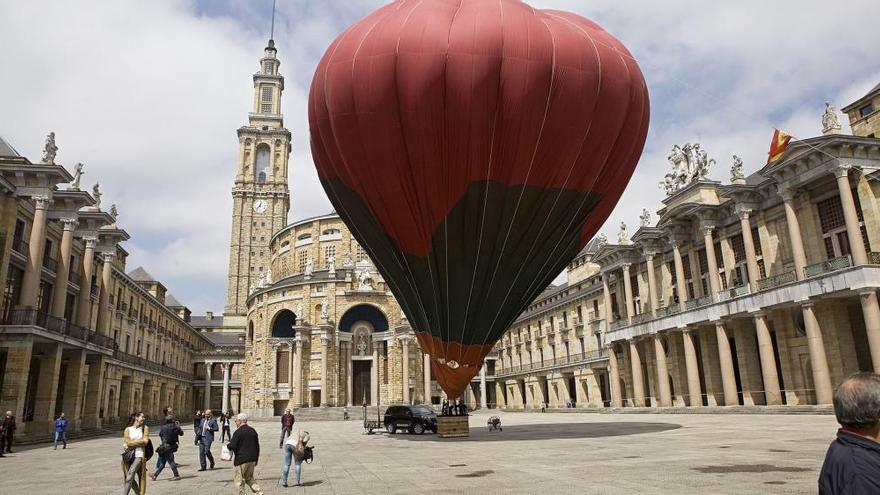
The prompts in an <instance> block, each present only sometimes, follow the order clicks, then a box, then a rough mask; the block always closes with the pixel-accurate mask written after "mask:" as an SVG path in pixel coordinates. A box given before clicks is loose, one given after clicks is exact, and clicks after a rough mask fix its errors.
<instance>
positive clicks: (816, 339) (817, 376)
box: [802, 302, 832, 404]
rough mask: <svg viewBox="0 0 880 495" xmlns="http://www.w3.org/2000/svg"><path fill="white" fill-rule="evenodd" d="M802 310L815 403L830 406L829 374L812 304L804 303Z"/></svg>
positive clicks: (819, 329) (823, 343)
mask: <svg viewBox="0 0 880 495" xmlns="http://www.w3.org/2000/svg"><path fill="white" fill-rule="evenodd" d="M802 310H803V314H804V326H805V327H806V330H807V347H808V348H809V351H810V367H811V368H812V370H813V386H814V387H815V389H816V403H817V404H831V397H832V387H831V373H830V372H829V370H828V357H827V356H826V354H825V342H823V340H822V329H821V328H820V327H819V321H818V320H817V319H816V314H815V312H814V311H815V310H814V306H813V303H811V302H808V303H804V304H803V305H802Z"/></svg>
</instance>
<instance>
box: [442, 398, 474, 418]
mask: <svg viewBox="0 0 880 495" xmlns="http://www.w3.org/2000/svg"><path fill="white" fill-rule="evenodd" d="M440 415H441V416H467V415H468V407H467V404H465V403H464V401H463V400H455V401H452V402H451V403H450V402H449V400H447V399H443V405H442V406H441V408H440Z"/></svg>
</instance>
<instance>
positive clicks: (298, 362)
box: [293, 335, 303, 407]
mask: <svg viewBox="0 0 880 495" xmlns="http://www.w3.org/2000/svg"><path fill="white" fill-rule="evenodd" d="M293 349H294V351H293V405H294V407H301V406H302V404H303V379H302V352H303V338H302V337H301V336H299V335H297V336H296V337H294V338H293Z"/></svg>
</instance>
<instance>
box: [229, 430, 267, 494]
mask: <svg viewBox="0 0 880 495" xmlns="http://www.w3.org/2000/svg"><path fill="white" fill-rule="evenodd" d="M247 421H248V415H247V414H245V413H241V414H239V415H238V416H236V417H235V427H236V428H237V429H236V430H235V433H233V434H232V440H230V441H229V445H227V447H228V448H229V450H230V451H231V452H232V453H233V454H235V460H234V461H233V463H232V464H233V465H234V466H235V486H236V488H238V493H239V495H244V485H247V486H248V487H249V488H250V489H251V491H252V492H254V493H256V494H257V495H263V490H261V489H260V485H258V484H257V482H256V480H254V469H255V468H256V467H257V462H258V461H259V460H260V438H259V435H257V431H256V430H254V429H253V428H251V427H250V426H249V425H248V424H247Z"/></svg>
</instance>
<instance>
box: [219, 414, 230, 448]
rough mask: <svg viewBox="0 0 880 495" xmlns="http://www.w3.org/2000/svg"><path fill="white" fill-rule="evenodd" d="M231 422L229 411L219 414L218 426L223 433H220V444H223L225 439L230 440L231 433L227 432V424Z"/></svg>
mask: <svg viewBox="0 0 880 495" xmlns="http://www.w3.org/2000/svg"><path fill="white" fill-rule="evenodd" d="M230 421H231V416H230V414H229V411H227V412H225V413H222V414H220V424H221V425H222V427H223V432H222V433H220V442H221V443H223V442H225V441H226V439H230V440H231V439H232V433H231V432H230V431H229V422H230Z"/></svg>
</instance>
